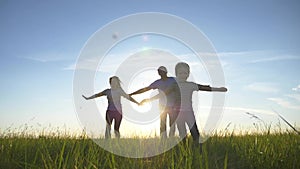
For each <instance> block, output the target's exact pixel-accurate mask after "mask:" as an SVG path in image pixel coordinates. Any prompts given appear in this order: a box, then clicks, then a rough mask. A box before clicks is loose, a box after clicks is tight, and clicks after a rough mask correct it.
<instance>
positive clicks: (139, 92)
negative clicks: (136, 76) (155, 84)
mask: <svg viewBox="0 0 300 169" xmlns="http://www.w3.org/2000/svg"><path fill="white" fill-rule="evenodd" d="M150 89H151V88H150V87H144V88H141V89H139V90H137V91H135V92H132V93H130V94H129V95H130V96H132V95H136V94H141V93H144V92H146V91H148V90H150Z"/></svg>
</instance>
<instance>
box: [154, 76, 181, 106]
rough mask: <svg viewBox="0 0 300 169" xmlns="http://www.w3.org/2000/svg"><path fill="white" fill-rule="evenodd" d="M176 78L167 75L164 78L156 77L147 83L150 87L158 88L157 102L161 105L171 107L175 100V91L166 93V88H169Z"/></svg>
mask: <svg viewBox="0 0 300 169" xmlns="http://www.w3.org/2000/svg"><path fill="white" fill-rule="evenodd" d="M174 83H176V80H175V78H174V77H168V78H167V79H166V80H162V79H158V80H156V81H154V82H153V83H151V84H150V85H149V88H150V89H158V92H159V104H160V105H161V106H168V107H172V106H173V105H174V102H175V93H174V92H171V93H169V94H166V90H167V89H168V88H170V86H172V85H173V84H174Z"/></svg>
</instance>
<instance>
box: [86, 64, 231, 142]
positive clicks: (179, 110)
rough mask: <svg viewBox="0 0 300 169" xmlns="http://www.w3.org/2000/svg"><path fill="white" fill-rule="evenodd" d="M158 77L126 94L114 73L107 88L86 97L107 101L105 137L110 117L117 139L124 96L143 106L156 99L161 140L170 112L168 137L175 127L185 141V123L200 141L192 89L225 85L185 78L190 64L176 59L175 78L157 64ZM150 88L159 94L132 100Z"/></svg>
mask: <svg viewBox="0 0 300 169" xmlns="http://www.w3.org/2000/svg"><path fill="white" fill-rule="evenodd" d="M157 71H158V74H159V75H160V77H161V78H160V79H158V80H156V81H154V82H153V83H151V84H150V85H149V86H147V87H144V88H142V89H139V90H137V91H135V92H132V93H130V94H126V93H125V92H124V90H123V89H122V87H121V85H120V79H119V78H118V77H117V76H113V77H111V78H110V79H109V83H110V89H106V90H104V91H102V92H100V93H98V94H95V95H92V96H90V97H85V96H84V95H82V96H83V97H84V98H85V99H86V100H89V99H94V98H97V97H100V96H106V97H107V100H108V107H107V111H106V131H105V138H110V137H111V134H110V131H111V124H112V121H113V119H114V120H115V123H114V132H115V136H116V137H117V138H120V133H119V128H120V124H121V121H122V105H121V102H120V100H121V96H123V97H125V98H126V99H128V100H130V101H132V102H134V103H136V104H138V105H142V104H143V103H145V102H148V101H152V100H154V99H159V110H160V135H161V139H165V138H167V133H166V121H167V115H169V125H170V132H169V137H173V136H174V134H175V126H177V129H178V131H179V136H180V138H181V139H183V140H185V139H186V135H187V131H186V126H185V125H186V124H187V125H188V127H189V129H190V132H191V135H192V137H193V140H194V141H195V142H196V143H198V142H199V137H200V134H199V130H198V127H197V124H196V119H195V114H194V111H193V106H192V94H193V92H194V91H209V92H226V91H227V89H226V88H225V87H218V88H216V87H210V86H209V85H201V84H197V83H194V82H189V81H187V79H188V77H189V75H190V67H189V65H188V64H187V63H185V62H179V63H177V64H176V66H175V75H176V77H168V76H167V73H168V71H167V69H166V67H164V66H160V67H159V68H158V69H157ZM151 89H158V94H157V95H155V96H153V97H151V98H148V99H144V100H143V101H141V102H140V103H139V102H137V101H136V100H135V99H133V98H132V97H131V96H132V95H136V94H140V93H143V92H146V91H148V90H151Z"/></svg>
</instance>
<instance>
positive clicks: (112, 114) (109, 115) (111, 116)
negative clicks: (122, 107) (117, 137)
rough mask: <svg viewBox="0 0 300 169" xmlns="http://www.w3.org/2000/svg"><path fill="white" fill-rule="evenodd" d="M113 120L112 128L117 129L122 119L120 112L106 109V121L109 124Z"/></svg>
mask: <svg viewBox="0 0 300 169" xmlns="http://www.w3.org/2000/svg"><path fill="white" fill-rule="evenodd" d="M113 120H115V125H114V130H115V131H119V128H120V125H121V121H122V112H119V111H117V110H107V111H106V123H107V124H108V125H111V124H112V121H113Z"/></svg>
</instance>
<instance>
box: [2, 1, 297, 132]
mask: <svg viewBox="0 0 300 169" xmlns="http://www.w3.org/2000/svg"><path fill="white" fill-rule="evenodd" d="M299 7H300V3H299V2H298V1H296V0H289V1H281V0H276V1H273V0H272V1H271V0H265V1H258V0H252V1H238V0H236V1H234V0H229V1H219V2H217V1H210V2H207V1H189V2H183V1H176V0H175V1H170V0H166V1H157V0H152V1H137V0H130V1H126V2H125V1H89V2H85V3H82V2H80V1H63V2H61V1H55V0H54V1H48V2H40V1H31V0H29V1H0V20H1V26H0V37H1V38H0V58H1V62H0V70H1V71H0V77H1V78H0V84H1V88H0V93H1V96H2V97H0V132H1V133H5V132H6V133H7V132H9V131H14V132H21V131H23V130H24V128H28V129H27V130H32V131H41V130H43V129H44V130H51V131H52V130H53V132H55V131H56V130H55V127H57V126H58V128H59V130H64V129H66V130H69V131H71V132H73V131H75V130H76V131H80V130H81V127H82V126H81V125H80V121H79V120H78V116H77V113H76V109H75V106H74V102H73V77H74V71H75V66H74V65H75V64H76V62H77V58H78V57H79V55H80V52H81V50H82V49H83V47H84V45H85V44H86V42H87V41H88V39H89V38H90V37H91V36H92V35H93V34H94V33H95V32H97V31H98V30H99V29H101V28H103V27H104V26H105V25H107V24H109V23H111V22H112V21H114V20H116V19H118V18H120V17H124V16H127V15H131V14H136V13H141V12H160V13H167V14H171V15H174V16H178V17H180V18H183V19H185V20H187V21H188V22H190V23H192V24H193V25H195V26H196V27H197V28H198V29H199V30H201V32H202V33H203V34H205V36H206V37H207V38H208V39H209V40H210V42H211V43H212V44H213V46H214V48H215V50H216V52H217V54H218V57H219V59H220V62H221V65H222V68H223V71H224V78H225V86H226V87H227V88H228V89H229V91H228V92H227V93H226V101H225V107H224V112H223V116H222V119H221V120H220V125H219V127H218V128H217V129H220V130H221V129H223V130H224V128H226V126H227V127H228V129H229V130H243V131H249V130H251V129H255V128H256V127H255V125H254V124H262V122H261V121H263V123H266V124H268V125H272V127H274V128H276V126H278V124H280V125H281V126H282V128H285V127H287V125H285V124H284V122H283V121H280V120H279V117H278V116H277V114H276V112H277V113H280V114H281V115H282V116H283V117H284V118H285V119H286V120H287V121H289V122H290V123H291V124H293V125H295V126H296V127H298V129H299V126H300V115H299V112H300V78H299V72H300V71H299V67H300V48H299V47H300V34H299V30H300V22H299V16H300V11H299ZM174 29H176V28H174ZM186 33H187V34H188V32H186ZM189 36H190V35H189ZM171 44H172V45H171ZM99 45H101V44H99ZM176 45H177V46H180V47H179V48H178V47H177V46H176ZM145 48H146V49H161V50H165V51H169V52H170V53H172V55H175V56H177V57H179V58H184V60H185V61H187V62H189V63H193V62H194V60H193V58H192V55H193V54H192V53H190V51H188V50H187V49H186V48H184V45H182V44H180V42H178V41H176V40H174V39H168V38H166V37H163V36H159V35H140V36H135V37H131V38H128V39H127V40H125V41H122V42H120V43H119V44H116V45H115V46H114V48H112V50H111V51H110V52H109V53H108V54H107V56H106V57H107V58H109V59H108V61H107V62H105V64H104V67H101V66H100V68H99V69H105V70H106V72H103V71H99V72H100V73H99V74H97V76H96V77H95V82H94V83H95V92H99V91H101V90H104V89H106V88H108V87H109V84H108V79H107V78H108V77H109V76H111V75H113V72H112V71H109V70H113V69H109V67H110V66H111V67H113V66H114V64H118V63H120V62H121V60H122V57H124V56H131V55H132V54H134V53H136V52H140V51H143V50H145ZM200 65H201V64H200ZM105 66H106V67H105ZM198 66H199V65H198ZM173 67H174V64H173ZM196 67H197V66H194V68H193V66H192V67H191V71H192V72H193V69H194V72H197V71H196V70H195V69H196ZM168 69H169V70H170V75H174V70H172V69H173V68H172V65H170V66H169V67H168ZM200 72H201V71H200ZM145 73H146V74H145V75H147V76H143V75H139V76H137V77H136V79H135V80H136V81H137V82H141V83H139V84H137V85H136V86H131V88H130V89H129V90H130V91H128V92H132V90H134V89H137V88H139V87H142V86H144V85H145V86H147V85H148V84H150V83H151V82H152V81H153V80H155V79H157V78H159V77H158V76H157V75H156V74H155V71H148V72H145ZM202 73H203V76H201V78H202V77H203V78H202V79H201V78H200V80H201V81H197V82H198V83H204V84H209V83H210V81H209V78H206V77H207V74H205V71H202ZM151 74H153V75H152V76H151ZM145 77H147V78H145ZM196 79H197V78H196ZM197 80H198V79H197ZM91 94H93V93H86V95H91ZM199 95H201V96H199V97H204V98H210V97H211V95H210V94H207V93H203V94H202V93H201V94H199ZM137 98H138V97H137ZM138 99H140V98H138ZM203 100H209V99H203ZM200 101H201V100H200ZM96 102H97V104H98V105H100V106H99V107H100V108H99V113H100V114H101V116H104V115H105V108H103V107H105V104H106V98H98V99H97V100H96ZM101 105H102V106H101ZM155 105H156V104H155V102H154V103H152V106H155ZM202 105H203V107H202V109H203V110H202V109H200V110H201V111H204V112H205V107H206V106H209V103H204V104H202ZM246 112H249V113H251V114H255V115H256V116H258V117H259V118H260V119H262V120H258V119H256V118H252V117H251V116H250V115H249V114H246ZM203 114H205V113H203ZM100 125H101V126H102V127H103V126H105V125H104V124H99V126H100ZM122 125H123V126H124V127H123V128H122V126H121V131H122V132H123V133H126V131H131V130H132V127H129V126H128V125H127V124H126V119H125V120H124V124H122ZM152 127H153V128H154V129H155V130H158V129H159V124H157V123H155V124H154V125H153V126H152Z"/></svg>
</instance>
